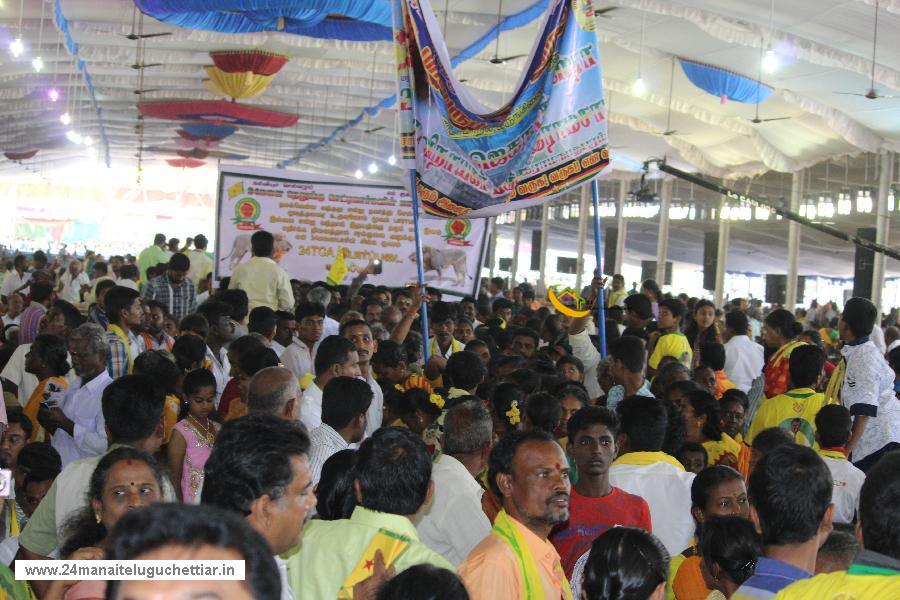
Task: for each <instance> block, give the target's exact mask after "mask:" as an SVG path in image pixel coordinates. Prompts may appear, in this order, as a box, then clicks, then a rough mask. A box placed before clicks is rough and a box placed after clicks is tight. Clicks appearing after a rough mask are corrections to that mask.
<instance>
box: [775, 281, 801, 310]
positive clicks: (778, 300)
mask: <svg viewBox="0 0 900 600" xmlns="http://www.w3.org/2000/svg"><path fill="white" fill-rule="evenodd" d="M805 291H806V277H804V276H803V275H798V276H797V302H798V303H800V304H803V303H804V300H803V295H804V293H805ZM786 300H787V275H766V302H768V303H769V304H780V305H782V306H784V303H785V301H786ZM786 308H788V309H789V310H792V308H793V307H790V306H789V307H786Z"/></svg>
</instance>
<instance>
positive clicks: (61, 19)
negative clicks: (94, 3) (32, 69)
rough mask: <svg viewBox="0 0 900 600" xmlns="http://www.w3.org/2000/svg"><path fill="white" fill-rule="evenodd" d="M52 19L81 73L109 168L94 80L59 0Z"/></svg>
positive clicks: (100, 110)
mask: <svg viewBox="0 0 900 600" xmlns="http://www.w3.org/2000/svg"><path fill="white" fill-rule="evenodd" d="M54 19H55V21H56V27H57V28H59V31H60V32H61V33H62V34H63V37H64V38H65V40H66V49H67V50H68V51H69V54H71V55H72V56H74V57H75V66H76V67H77V68H78V70H79V71H81V74H82V76H83V77H84V87H86V88H87V91H88V96H90V98H91V105H92V106H93V107H94V112H95V113H96V114H97V126H98V128H99V129H100V144H101V145H102V146H103V159H104V162H105V163H106V167H107V168H109V167H110V166H111V161H110V159H109V138H107V137H106V127H105V126H104V124H103V109H102V108H100V105H99V104H97V93H96V90H95V88H94V79H93V78H92V77H91V73H90V71H88V68H87V63H85V62H84V61H83V60H81V58H79V56H78V44H76V43H75V40H73V39H72V34H71V33H70V32H69V22H68V21H67V20H66V16H65V15H64V14H63V12H62V4H61V0H56V2H55V6H54Z"/></svg>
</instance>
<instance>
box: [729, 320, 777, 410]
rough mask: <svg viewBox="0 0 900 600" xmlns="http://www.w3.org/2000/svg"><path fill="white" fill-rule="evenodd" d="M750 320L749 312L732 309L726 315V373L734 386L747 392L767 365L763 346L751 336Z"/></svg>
mask: <svg viewBox="0 0 900 600" xmlns="http://www.w3.org/2000/svg"><path fill="white" fill-rule="evenodd" d="M749 333H750V321H749V319H748V318H747V314H746V313H745V312H743V311H740V310H732V311H731V312H729V313H727V314H726V315H725V331H724V332H723V334H722V337H723V339H724V340H725V374H726V375H728V379H730V380H731V382H732V383H733V384H734V387H736V388H737V389H739V390H741V391H742V392H744V393H745V394H746V393H747V392H749V391H750V386H751V385H752V384H753V380H754V379H756V378H757V377H759V376H760V375H761V374H762V370H763V367H764V366H765V365H766V361H765V358H764V356H763V355H764V353H765V351H764V350H763V347H762V346H760V345H759V344H757V343H756V342H754V341H753V340H752V339H751V338H750V336H749Z"/></svg>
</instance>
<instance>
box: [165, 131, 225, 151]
mask: <svg viewBox="0 0 900 600" xmlns="http://www.w3.org/2000/svg"><path fill="white" fill-rule="evenodd" d="M185 133H187V132H185ZM173 140H174V141H175V144H176V145H178V146H180V147H182V148H202V149H203V150H213V149H215V148H217V147H218V146H219V144H221V143H222V142H220V141H218V140H207V139H198V140H189V139H187V138H183V137H177V138H173Z"/></svg>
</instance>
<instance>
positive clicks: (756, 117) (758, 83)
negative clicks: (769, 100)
mask: <svg viewBox="0 0 900 600" xmlns="http://www.w3.org/2000/svg"><path fill="white" fill-rule="evenodd" d="M763 47H764V44H760V46H759V67H758V70H757V72H756V113H755V114H754V116H753V118H752V119H747V120H748V121H750V122H751V123H753V124H754V125H759V124H760V123H768V122H769V121H784V120H786V119H790V118H792V117H769V118H768V119H760V118H759V91H760V88H761V87H762V59H763Z"/></svg>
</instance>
